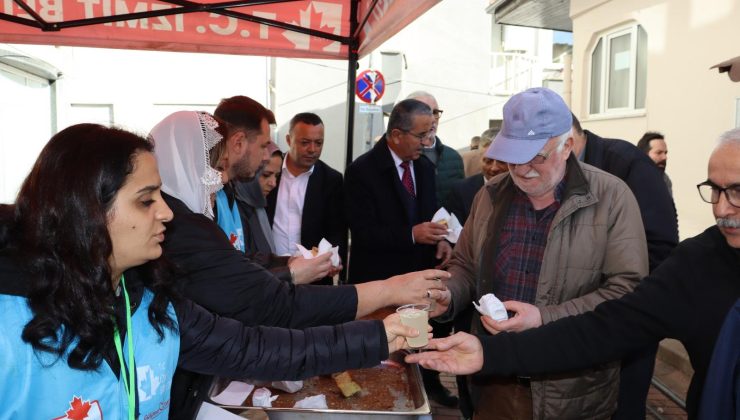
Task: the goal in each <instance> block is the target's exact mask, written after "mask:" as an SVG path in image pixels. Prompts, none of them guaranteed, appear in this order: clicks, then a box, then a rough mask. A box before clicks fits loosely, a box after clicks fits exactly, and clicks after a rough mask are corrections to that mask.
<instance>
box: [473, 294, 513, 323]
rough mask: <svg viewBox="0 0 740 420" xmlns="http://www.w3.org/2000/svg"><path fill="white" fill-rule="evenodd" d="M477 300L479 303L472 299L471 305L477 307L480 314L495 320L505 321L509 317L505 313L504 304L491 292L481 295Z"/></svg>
mask: <svg viewBox="0 0 740 420" xmlns="http://www.w3.org/2000/svg"><path fill="white" fill-rule="evenodd" d="M479 302H480V305H479V304H477V303H475V301H473V306H475V309H477V310H478V312H480V313H481V314H482V315H488V316H489V317H491V318H493V319H495V320H496V321H506V320H507V319H509V315H507V314H506V308H505V307H504V304H503V303H501V301H500V300H498V298H497V297H496V296H495V295H494V294H493V293H488V294H485V295H483V296H481V298H480V300H479Z"/></svg>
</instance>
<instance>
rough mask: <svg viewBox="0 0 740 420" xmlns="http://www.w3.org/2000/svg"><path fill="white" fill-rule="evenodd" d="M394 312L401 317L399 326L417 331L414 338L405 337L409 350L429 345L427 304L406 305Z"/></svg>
mask: <svg viewBox="0 0 740 420" xmlns="http://www.w3.org/2000/svg"><path fill="white" fill-rule="evenodd" d="M396 312H397V313H398V315H400V317H401V324H403V325H405V326H407V327H412V328H415V329H416V330H418V331H419V335H418V336H416V337H406V342H407V343H409V347H411V348H419V347H424V346H426V345H427V344H429V337H428V334H427V326H428V321H429V304H413V303H412V304H408V305H403V306H399V307H398V309H396Z"/></svg>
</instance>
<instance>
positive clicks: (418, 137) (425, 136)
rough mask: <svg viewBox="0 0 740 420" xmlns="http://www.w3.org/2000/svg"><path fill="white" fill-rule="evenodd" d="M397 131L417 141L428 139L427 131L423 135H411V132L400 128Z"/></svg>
mask: <svg viewBox="0 0 740 420" xmlns="http://www.w3.org/2000/svg"><path fill="white" fill-rule="evenodd" d="M399 130H400V131H403V132H404V133H406V134H411V135H412V136H414V137H416V138H417V139H419V140H424V139H425V138H427V137H429V131H427V132H425V133H421V134H416V133H412V132H411V131H408V130H404V129H401V128H399Z"/></svg>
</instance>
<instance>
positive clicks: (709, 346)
mask: <svg viewBox="0 0 740 420" xmlns="http://www.w3.org/2000/svg"><path fill="white" fill-rule="evenodd" d="M738 279H740V250H738V249H735V248H731V247H730V246H729V245H728V244H727V241H726V240H725V238H724V236H722V233H721V232H720V231H719V229H718V228H717V227H716V226H713V227H711V228H709V229H707V230H705V231H704V232H703V233H702V234H700V235H698V236H696V237H694V238H691V239H687V240H685V241H683V242H682V243H681V244H680V245H679V246H678V247H677V248H676V249H675V251H674V252H673V254H671V256H670V257H668V258H667V259H666V260H665V261H664V262H663V264H661V265H660V266H659V267H658V268H657V269H656V270H655V271H653V272H652V273H651V274H650V276H648V277H646V278H645V279H644V280H643V281H641V282H640V284H639V285H638V286H637V288H636V289H635V290H634V291H633V292H632V293H628V294H626V295H624V296H623V297H622V298H621V299H614V300H608V301H606V302H604V303H602V304H600V305H598V306H597V307H596V308H595V309H594V310H593V311H591V312H586V313H584V314H581V315H578V316H571V317H566V318H562V319H559V320H557V321H555V322H551V323H549V324H546V325H544V326H542V327H540V328H534V329H531V330H527V331H525V332H523V333H519V334H509V333H503V334H498V335H494V336H486V337H482V340H483V349H484V352H485V361H484V365H483V369H482V370H481V372H480V374H484V375H485V374H492V375H535V374H542V373H552V372H561V371H568V370H573V369H581V368H586V367H590V366H597V365H599V364H602V363H605V362H608V361H612V360H619V359H620V358H621V357H623V356H625V355H627V354H630V353H631V352H634V351H636V350H639V349H641V348H644V347H645V346H646V345H649V344H651V343H654V342H656V341H658V340H661V339H663V338H674V339H676V340H679V341H681V343H682V344H683V345H684V347H686V351H687V352H688V353H689V360H691V365H692V367H693V368H694V376H693V378H692V379H691V385H690V386H689V391H688V394H687V397H686V410H687V412H688V414H689V418H690V419H695V418H697V415H698V408H699V407H698V404H699V401H700V399H701V394H702V388H703V386H704V378H705V376H706V374H707V369H708V367H709V363H710V361H711V358H712V353H713V351H714V347H715V342H716V341H717V337H718V335H719V331H720V329H721V328H722V325H723V323H724V320H725V318H726V317H727V313H728V311H729V310H730V308H732V307H733V305H734V304H735V302H736V301H737V299H738V298H740V281H738ZM543 348H546V349H547V351H542V349H543Z"/></svg>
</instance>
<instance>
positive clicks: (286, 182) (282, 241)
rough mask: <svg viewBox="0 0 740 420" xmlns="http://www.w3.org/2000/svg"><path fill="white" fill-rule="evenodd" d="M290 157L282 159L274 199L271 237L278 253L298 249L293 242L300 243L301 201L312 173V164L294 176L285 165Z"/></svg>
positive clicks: (303, 198) (304, 198)
mask: <svg viewBox="0 0 740 420" xmlns="http://www.w3.org/2000/svg"><path fill="white" fill-rule="evenodd" d="M288 159H290V158H289V157H288V156H286V157H285V160H283V170H282V173H281V175H280V187H279V188H278V195H277V200H276V201H275V219H274V220H273V222H272V237H273V239H274V240H275V251H276V253H277V254H278V255H293V254H295V252H296V251H297V250H298V248H296V246H295V244H297V243H301V219H302V218H303V203H304V202H305V201H306V189H307V188H308V178H309V177H310V176H311V174H312V173H313V166H312V167H311V169H309V170H308V171H306V172H304V173H302V174H299V175H298V176H294V175H293V174H291V173H290V171H289V170H288V168H287V166H286V162H287V161H288Z"/></svg>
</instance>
